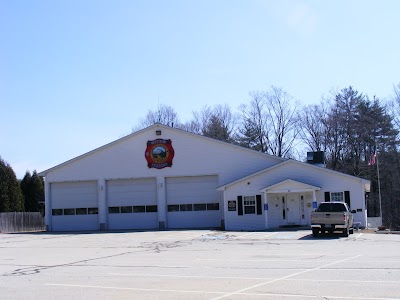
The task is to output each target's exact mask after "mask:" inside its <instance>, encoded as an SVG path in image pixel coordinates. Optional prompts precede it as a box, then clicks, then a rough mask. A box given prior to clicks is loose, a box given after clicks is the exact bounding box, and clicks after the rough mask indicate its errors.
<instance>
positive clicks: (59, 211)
mask: <svg viewBox="0 0 400 300" xmlns="http://www.w3.org/2000/svg"><path fill="white" fill-rule="evenodd" d="M52 215H53V216H62V215H63V210H62V209H61V208H56V209H53V210H52Z"/></svg>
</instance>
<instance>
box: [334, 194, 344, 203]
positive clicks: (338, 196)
mask: <svg viewBox="0 0 400 300" xmlns="http://www.w3.org/2000/svg"><path fill="white" fill-rule="evenodd" d="M331 201H339V202H344V196H343V192H335V193H331Z"/></svg>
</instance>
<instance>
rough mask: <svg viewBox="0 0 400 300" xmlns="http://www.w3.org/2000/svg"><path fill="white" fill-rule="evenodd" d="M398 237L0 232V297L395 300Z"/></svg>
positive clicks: (399, 290)
mask: <svg viewBox="0 0 400 300" xmlns="http://www.w3.org/2000/svg"><path fill="white" fill-rule="evenodd" d="M399 246H400V235H379V234H373V233H364V232H359V231H355V232H354V234H353V235H350V236H349V237H348V238H345V237H339V236H336V235H335V236H323V237H320V238H316V239H315V238H312V236H311V230H298V231H276V232H272V231H268V232H225V231H213V230H178V231H149V232H103V233H99V232H96V233H24V234H0V299H163V300H165V299H208V300H217V299H363V300H371V299H400V251H399V249H400V247H399Z"/></svg>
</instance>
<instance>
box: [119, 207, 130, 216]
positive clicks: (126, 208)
mask: <svg viewBox="0 0 400 300" xmlns="http://www.w3.org/2000/svg"><path fill="white" fill-rule="evenodd" d="M131 213H132V206H121V214H131Z"/></svg>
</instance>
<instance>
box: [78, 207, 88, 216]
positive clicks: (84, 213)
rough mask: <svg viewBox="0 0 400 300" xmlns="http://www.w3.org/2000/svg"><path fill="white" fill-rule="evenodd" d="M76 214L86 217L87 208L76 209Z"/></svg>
mask: <svg viewBox="0 0 400 300" xmlns="http://www.w3.org/2000/svg"><path fill="white" fill-rule="evenodd" d="M76 214H77V215H87V214H88V213H87V208H77V209H76Z"/></svg>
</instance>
